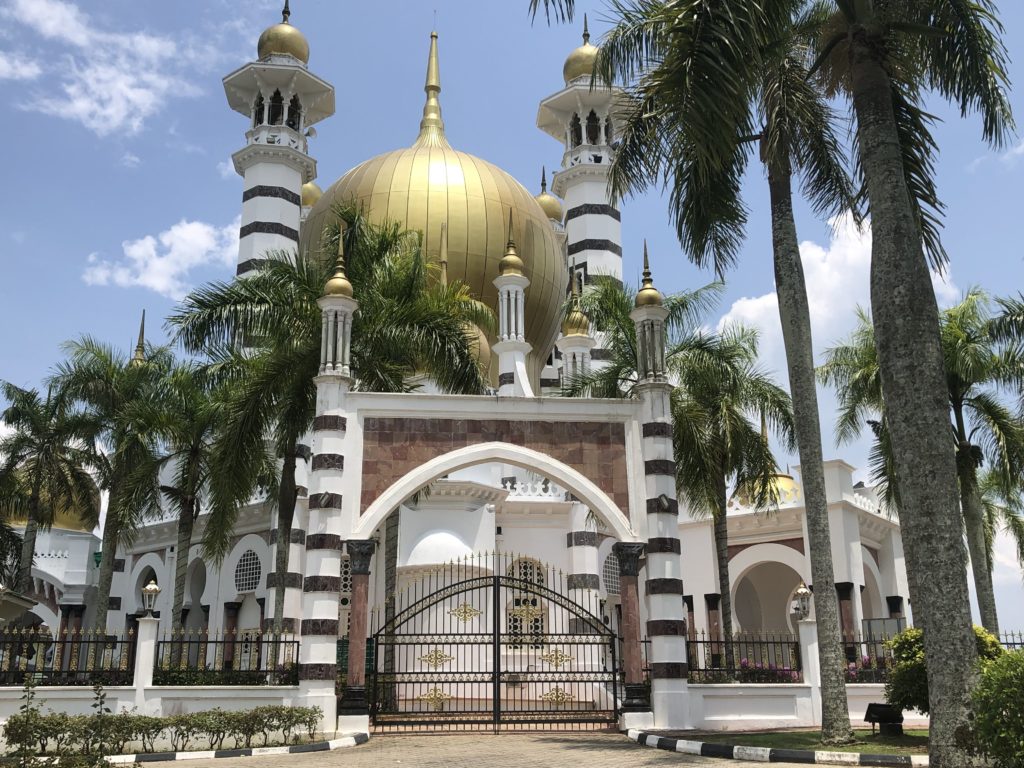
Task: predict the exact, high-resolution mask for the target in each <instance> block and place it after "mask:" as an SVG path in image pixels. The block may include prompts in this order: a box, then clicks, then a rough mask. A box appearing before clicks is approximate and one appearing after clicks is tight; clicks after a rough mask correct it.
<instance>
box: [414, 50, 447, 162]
mask: <svg viewBox="0 0 1024 768" xmlns="http://www.w3.org/2000/svg"><path fill="white" fill-rule="evenodd" d="M423 90H424V91H426V92H427V101H426V103H425V104H424V105H423V119H422V120H420V135H419V136H418V137H417V138H416V146H423V145H431V146H439V147H447V146H449V145H448V140H447V139H446V138H445V136H444V120H442V119H441V101H440V99H439V96H440V95H441V68H440V65H439V64H438V59H437V32H431V33H430V55H429V56H428V57H427V81H426V83H425V84H424V86H423Z"/></svg>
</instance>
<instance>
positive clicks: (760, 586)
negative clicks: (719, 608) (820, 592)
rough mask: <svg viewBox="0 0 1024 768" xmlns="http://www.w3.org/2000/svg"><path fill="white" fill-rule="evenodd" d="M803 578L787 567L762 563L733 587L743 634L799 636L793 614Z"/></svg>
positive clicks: (739, 579) (748, 571) (734, 605)
mask: <svg viewBox="0 0 1024 768" xmlns="http://www.w3.org/2000/svg"><path fill="white" fill-rule="evenodd" d="M800 581H801V580H800V574H798V573H797V572H796V571H794V570H793V569H792V568H790V567H789V566H788V565H786V564H784V563H778V562H762V563H758V564H757V565H755V566H754V567H752V568H750V569H749V570H747V571H746V572H745V573H744V574H742V575H741V576H740V577H739V578H738V579H737V580H736V583H735V585H734V586H733V595H732V600H733V612H734V614H735V616H736V620H737V624H738V629H739V630H740V631H742V632H771V633H778V632H788V633H790V634H795V633H796V625H795V624H794V623H793V617H792V614H791V613H790V607H791V606H792V602H793V594H794V593H795V592H796V589H797V587H799V586H800Z"/></svg>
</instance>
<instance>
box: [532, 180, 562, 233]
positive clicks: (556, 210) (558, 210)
mask: <svg viewBox="0 0 1024 768" xmlns="http://www.w3.org/2000/svg"><path fill="white" fill-rule="evenodd" d="M547 177H548V174H547V169H544V168H541V171H540V194H539V195H537V197H535V198H534V199H535V200H536V201H537V205H539V206H540V209H541V210H542V211H544V213H545V214H546V215H547V217H548V218H549V219H551V220H552V221H557V222H559V223H561V221H562V203H561V201H560V200H559V199H558V198H557V197H555V196H554V195H552V194H551V193H550V192H548V178H547Z"/></svg>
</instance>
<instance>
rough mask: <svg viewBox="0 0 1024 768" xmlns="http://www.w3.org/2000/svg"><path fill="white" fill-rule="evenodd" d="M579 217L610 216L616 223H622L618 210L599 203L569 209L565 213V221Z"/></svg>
mask: <svg viewBox="0 0 1024 768" xmlns="http://www.w3.org/2000/svg"><path fill="white" fill-rule="evenodd" d="M580 216H611V217H612V218H613V219H615V220H616V221H622V214H621V213H619V209H618V208H615V207H614V206H611V205H603V204H601V203H584V204H583V205H577V206H576V207H575V208H570V209H569V210H568V211H566V212H565V220H566V221H569V220H570V219H575V218H578V217H580Z"/></svg>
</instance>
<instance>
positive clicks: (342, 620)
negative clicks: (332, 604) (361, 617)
mask: <svg viewBox="0 0 1024 768" xmlns="http://www.w3.org/2000/svg"><path fill="white" fill-rule="evenodd" d="M340 592H341V594H340V595H339V596H338V635H339V636H340V637H348V628H349V622H350V621H351V612H352V561H351V560H350V559H349V556H348V555H342V556H341V590H340Z"/></svg>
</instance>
